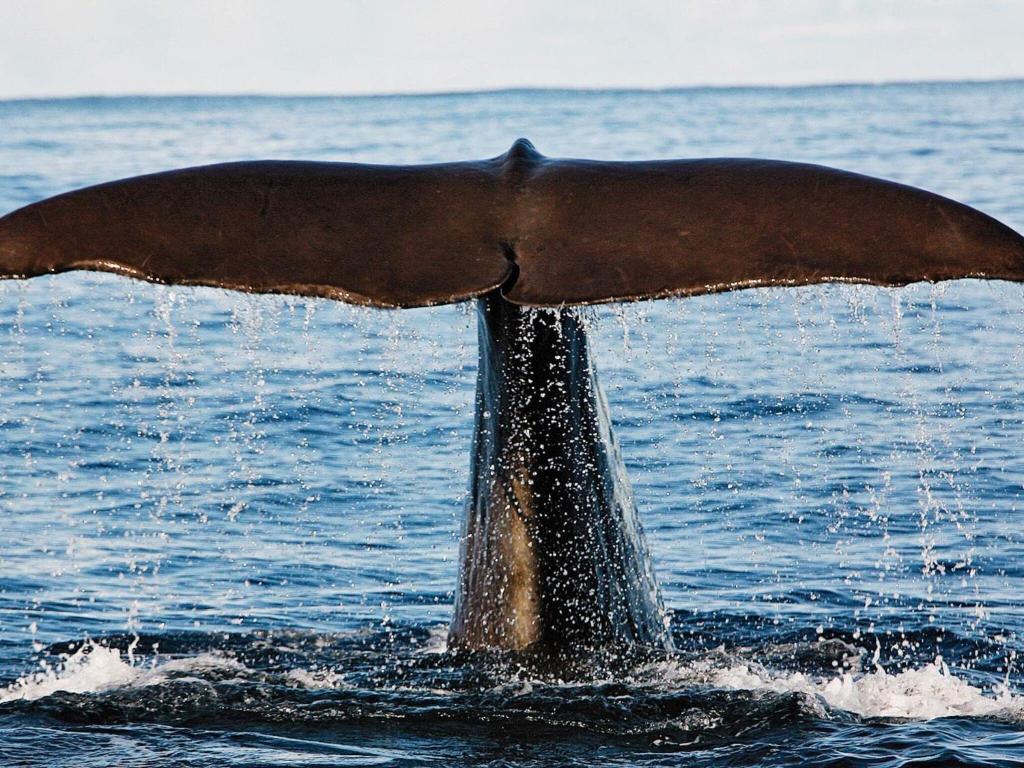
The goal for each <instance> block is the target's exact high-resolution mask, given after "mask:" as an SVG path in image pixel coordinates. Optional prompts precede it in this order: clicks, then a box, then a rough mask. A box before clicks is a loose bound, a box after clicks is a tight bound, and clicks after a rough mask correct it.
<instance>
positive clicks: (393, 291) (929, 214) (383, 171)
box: [0, 141, 1024, 654]
mask: <svg viewBox="0 0 1024 768" xmlns="http://www.w3.org/2000/svg"><path fill="white" fill-rule="evenodd" d="M72 269H92V270H105V271H110V272H117V273H120V274H125V275H130V276H132V277H136V278H141V279H144V280H152V281H157V282H165V283H179V284H186V285H212V286H219V287H223V288H230V289H235V290H241V291H252V292H272V293H291V294H300V295H309V296H322V297H328V298H333V299H340V300H343V301H351V302H356V303H362V304H369V305H372V306H378V307H414V306H423V305H430V304H443V303H449V302H455V301H462V300H466V299H471V298H474V297H480V341H481V359H480V373H479V378H478V398H477V424H476V432H475V439H474V454H473V465H472V475H471V483H470V501H469V504H468V508H467V521H466V527H465V531H464V533H465V535H464V538H463V550H462V564H461V575H460V582H459V591H458V599H457V605H456V612H455V620H454V621H453V624H452V631H451V640H452V643H453V645H454V646H456V647H461V648H469V649H478V648H495V647H496V648H501V649H512V650H522V649H526V648H531V647H537V648H541V649H544V650H554V651H568V652H580V653H583V654H589V653H591V652H593V651H595V650H599V649H602V648H609V647H610V648H617V647H621V646H627V647H646V648H651V649H661V650H669V649H670V648H671V645H672V643H671V638H670V637H669V635H668V633H667V629H666V623H665V621H664V614H663V611H662V609H661V605H660V599H659V597H658V594H657V588H656V585H655V581H654V577H653V574H652V572H651V569H650V564H649V559H648V557H647V550H646V545H645V543H644V539H643V535H642V532H641V530H640V526H639V522H638V519H637V515H636V510H635V507H634V506H633V502H632V497H631V494H630V492H629V485H628V481H627V480H626V477H625V471H624V469H623V465H622V462H621V459H620V457H619V455H618V449H617V448H616V446H615V442H614V440H613V438H612V434H611V426H610V420H609V419H608V417H607V411H606V406H605V404H604V401H603V399H602V397H601V394H600V389H599V387H598V386H597V380H596V377H595V374H594V371H593V369H592V366H591V364H590V358H589V353H588V350H587V343H586V334H585V328H584V326H583V324H582V323H581V322H580V320H579V317H578V316H577V315H575V314H574V313H573V312H572V311H568V312H563V313H562V314H560V315H558V317H557V320H556V321H555V322H554V323H553V324H552V323H551V322H549V321H548V320H545V319H544V318H541V317H538V316H537V313H531V312H530V311H528V310H525V309H523V307H522V306H521V305H527V306H559V305H565V304H569V305H573V304H592V303H598V302H607V301H621V300H634V299H649V298H658V297H667V296H690V295H695V294H700V293H710V292H716V291H727V290H734V289H738V288H744V287H750V286H773V285H803V284H808V283H821V282H829V281H846V282H862V283H874V284H878V285H903V284H906V283H910V282H915V281H919V280H950V279H954V278H962V277H979V278H990V279H1005V280H1018V281H1024V238H1022V237H1021V236H1020V235H1019V234H1017V233H1016V232H1014V231H1013V230H1011V229H1009V228H1008V227H1006V226H1004V225H1003V224H1000V223H999V222H998V221H996V220H994V219H992V218H990V217H989V216H986V215H985V214H983V213H981V212H979V211H976V210H974V209H972V208H969V207H967V206H965V205H961V204H960V203H956V202H954V201H952V200H948V199H946V198H943V197H939V196H938V195H934V194H931V193H929V192H924V191H922V190H919V189H914V188H912V187H907V186H903V185H900V184H894V183H892V182H888V181H882V180H879V179H872V178H868V177H866V176H859V175H857V174H852V173H847V172H844V171H837V170H833V169H829V168H823V167H820V166H814V165H803V164H798V163H785V162H778V161H771V160H737V159H719V160H679V161H667V162H624V163H615V162H592V161H587V160H551V159H547V158H545V157H543V156H541V155H540V154H538V153H537V151H536V150H535V149H534V148H533V147H532V145H530V144H529V143H528V142H525V141H519V142H516V144H515V145H514V146H513V147H512V149H510V150H509V152H507V153H506V154H505V155H502V156H501V157H497V158H493V159H491V160H485V161H480V162H471V163H450V164H441V165H428V166H416V167H394V166H366V165H351V164H343V163H304V162H251V163H231V164H227V165H214V166H207V167H202V168H191V169H185V170H180V171H170V172H167V173H158V174H153V175H150V176H140V177H137V178H133V179H126V180H124V181H116V182H112V183H109V184H101V185H99V186H95V187H89V188H87V189H82V190H79V191H76V192H70V193H67V194H64V195H58V196H57V197H53V198H50V199H48V200H43V201H42V202H38V203H34V204H32V205H29V206H27V207H25V208H22V209H20V210H17V211H14V212H13V213H10V214H8V215H7V216H4V217H3V218H2V219H0V277H32V276H34V275H42V274H48V273H56V272H64V271H67V270H72Z"/></svg>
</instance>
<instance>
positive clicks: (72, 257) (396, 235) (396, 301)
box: [0, 161, 513, 307]
mask: <svg viewBox="0 0 1024 768" xmlns="http://www.w3.org/2000/svg"><path fill="white" fill-rule="evenodd" d="M498 193H499V189H498V183H497V179H496V177H495V174H494V173H493V172H492V171H491V169H490V168H489V167H487V166H485V165H481V164H472V163H453V164H446V165H432V166H420V167H410V168H402V167H394V166H371V165H355V164H349V163H318V162H293V161H258V162H242V163H226V164H221V165H210V166H203V167H199V168H186V169H184V170H177V171H168V172H164V173H154V174H151V175H147V176H137V177H135V178H131V179H125V180H123V181H114V182H110V183H107V184H99V185H97V186H94V187H87V188H85V189H81V190H78V191H75V192H69V193H67V194H63V195H58V196H56V197H51V198H49V199H47V200H43V201H41V202H39V203H35V204H33V205H29V206H26V207H24V208H21V209H20V210H17V211H15V212H13V213H11V214H8V215H7V216H5V217H3V218H2V219H0V276H2V277H33V276H36V275H42V274H46V273H53V272H66V271H68V270H74V269H89V270H98V271H105V272H116V273H119V274H124V275H129V276H131V277H136V278H141V279H143V280H150V281H153V282H160V283H177V284H182V285H210V286H216V287H221V288H230V289H234V290H239V291H248V292H253V293H289V294H298V295H304V296H320V297H324V298H331V299H339V300H342V301H348V302H352V303H356V304H369V305H372V306H378V307H414V306H423V305H431V304H447V303H451V302H454V301H462V300H465V299H470V298H473V297H474V296H478V295H480V294H483V293H486V292H487V291H490V290H492V289H494V288H496V287H498V286H500V285H501V284H502V283H503V282H504V281H505V280H506V279H507V278H508V276H509V275H510V274H511V273H512V271H513V267H512V265H511V264H510V263H509V262H508V260H507V259H506V258H505V256H504V253H503V251H502V250H501V247H500V246H499V245H498V244H497V243H496V241H495V237H494V232H495V231H497V230H498V229H499V225H500V211H498V210H497V207H496V206H495V205H494V201H495V200H496V199H497V197H498Z"/></svg>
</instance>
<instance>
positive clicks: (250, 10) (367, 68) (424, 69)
mask: <svg viewBox="0 0 1024 768" xmlns="http://www.w3.org/2000/svg"><path fill="white" fill-rule="evenodd" d="M1022 76H1024V0H676V1H675V2H672V1H671V0H631V1H630V2H625V1H624V2H603V1H602V0H589V1H588V0H547V1H544V0H493V1H490V0H447V1H445V2H442V1H441V0H419V1H416V0H173V2H171V1H168V0H0V98H4V97H16V96H47V95H80V94H123V93H240V92H244V93H380V92H395V91H400V92H407V91H443V90H466V89H484V88H500V87H506V86H577V87H609V86H640V87H663V86H673V85H700V84H747V83H771V84H788V83H815V82H850V81H869V82H871V81H880V80H917V79H926V80H932V79H964V78H1003V77H1022Z"/></svg>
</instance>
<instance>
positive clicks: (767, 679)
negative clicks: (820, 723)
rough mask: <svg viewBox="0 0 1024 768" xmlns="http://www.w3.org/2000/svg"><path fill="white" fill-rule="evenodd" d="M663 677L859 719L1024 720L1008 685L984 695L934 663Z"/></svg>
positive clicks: (737, 669) (722, 670) (685, 670)
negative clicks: (810, 700)
mask: <svg viewBox="0 0 1024 768" xmlns="http://www.w3.org/2000/svg"><path fill="white" fill-rule="evenodd" d="M666 672H667V677H668V678H673V677H675V678H676V679H677V680H678V681H679V682H686V683H690V684H692V683H694V682H699V683H702V684H706V685H710V686H713V687H715V688H724V689H726V690H747V691H769V692H772V693H802V694H806V695H808V696H812V697H815V698H816V699H819V700H821V701H822V702H824V703H825V704H827V705H828V706H830V707H833V708H835V709H842V710H846V711H847V712H852V713H854V714H857V715H860V716H861V717H891V718H905V719H912V720H930V719H933V718H936V717H957V716H960V717H984V716H990V715H996V714H999V715H1003V716H1009V717H1021V716H1024V697H1021V696H1014V695H1013V694H1012V693H1011V692H1010V691H1009V689H1008V688H1007V686H1006V685H999V686H996V687H995V688H993V689H992V690H991V691H989V692H986V691H984V690H983V689H981V688H978V687H976V686H974V685H971V684H970V683H968V682H967V681H966V680H963V679H961V678H959V677H957V676H956V675H954V674H953V673H952V672H950V670H949V667H948V666H947V665H946V664H945V662H943V661H942V659H936V660H935V661H933V662H932V663H930V664H927V665H925V666H923V667H920V668H918V669H908V670H905V671H902V672H897V673H894V674H890V673H889V672H887V671H886V670H885V669H883V668H882V667H881V666H879V665H876V667H875V670H874V671H872V672H868V673H865V674H854V673H850V672H843V673H840V674H837V675H835V676H834V677H823V678H816V677H811V676H808V675H805V674H802V673H800V672H790V673H775V672H771V671H769V670H765V669H761V668H759V667H757V666H756V665H753V664H749V663H734V664H730V665H727V666H721V665H717V666H716V665H715V663H714V662H711V661H700V662H695V663H692V664H690V665H687V666H680V667H677V668H676V669H675V670H669V669H667V668H666Z"/></svg>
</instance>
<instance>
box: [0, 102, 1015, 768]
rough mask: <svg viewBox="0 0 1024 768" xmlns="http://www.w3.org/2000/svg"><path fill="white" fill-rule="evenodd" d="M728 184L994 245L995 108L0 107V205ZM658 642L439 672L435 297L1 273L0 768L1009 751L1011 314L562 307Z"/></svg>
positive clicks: (1000, 191) (836, 300)
mask: <svg viewBox="0 0 1024 768" xmlns="http://www.w3.org/2000/svg"><path fill="white" fill-rule="evenodd" d="M519 136H526V137H529V138H530V139H531V140H533V142H534V143H535V144H536V146H537V148H538V149H539V150H540V151H541V152H543V153H545V154H548V155H555V156H558V155H561V156H585V157H595V158H609V159H611V158H617V159H629V158H668V157H704V156H763V157H774V158H783V159H790V160H801V161H810V162H817V163H823V164H826V165H834V166H839V167H843V168H847V169H851V170H854V171H859V172H863V173H868V174H873V175H878V176H883V177H887V178H890V179H895V180H898V181H901V182H906V183H909V184H914V185H919V186H923V187H926V188H928V189H930V190H933V191H935V192H939V193H941V194H944V195H948V196H951V197H954V198H957V199H959V200H962V201H964V202H966V203H969V204H971V205H974V206H976V207H978V208H981V209H982V210H984V211H986V212H988V213H990V214H992V215H994V216H996V217H998V218H1001V219H1002V220H1003V221H1005V222H1006V223H1007V224H1009V225H1011V226H1013V227H1014V228H1016V229H1018V230H1024V82H1007V83H980V84H927V85H888V86H844V87H814V88H793V89H790V88H783V89H704V90H702V89H697V90H679V91H663V92H630V91H614V92H602V91H594V92H574V91H510V92H498V93H481V94H464V95H438V96H417V97H379V98H369V97H365V98H248V97H246V98H119V99H78V100H58V101H8V102H0V213H4V212H7V211H9V210H13V209H15V208H17V207H19V206H21V205H24V204H26V203H30V202H32V201H34V200H38V199H40V198H43V197H46V196H48V195H52V194H55V193H58V192H62V191H66V190H69V189H72V188H75V187H79V186H82V185H86V184H91V183H95V182H100V181H104V180H109V179H113V178H119V177H124V176H130V175H135V174H140V173H145V172H150V171H157V170H163V169H168V168H173V167H179V166H186V165H194V164H201V163H208V162H215V161H226V160H235V159H243V158H304V159H311V160H347V161H365V162H394V163H413V162H429V161H442V160H456V159H467V158H483V157H491V156H494V155H498V154H500V153H502V152H503V151H504V150H505V149H506V148H507V147H508V146H509V145H510V144H511V143H512V142H513V140H514V139H516V138H517V137H519ZM586 316H587V318H588V322H590V323H591V328H592V334H591V335H592V342H593V346H594V350H595V355H596V358H597V366H598V369H599V374H600V377H601V379H602V381H603V383H604V386H605V389H606V392H607V394H608V399H609V401H610V406H611V410H612V414H613V419H614V422H615V428H616V430H617V434H618V437H619V440H620V443H621V446H622V450H623V453H624V456H625V459H626V462H627V465H628V468H629V471H630V473H631V476H632V480H633V484H634V490H635V493H636V497H637V501H638V504H639V507H640V513H641V518H642V520H643V522H644V526H645V528H646V533H647V537H648V540H649V542H650V547H651V550H652V554H653V559H654V566H655V569H656V572H657V575H658V578H659V581H660V584H661V589H662V593H663V597H664V600H665V603H666V605H667V606H668V608H669V610H670V612H671V621H672V625H671V629H672V633H673V635H674V638H675V644H676V647H677V653H676V654H674V655H673V656H671V657H668V658H656V659H650V660H646V661H644V662H643V663H635V664H632V665H628V666H623V667H622V668H614V669H609V668H602V669H599V670H598V669H595V670H594V671H593V673H592V674H591V673H582V674H581V673H579V672H578V671H577V672H573V673H572V674H569V673H568V672H566V671H564V670H557V669H556V670H552V669H543V668H537V667H535V666H531V665H529V664H524V663H522V661H521V660H520V659H517V658H515V657H510V656H502V655H467V654H457V653H454V652H451V651H449V650H448V649H447V648H446V643H445V638H446V627H447V622H448V620H449V617H450V614H451V611H452V598H453V588H454V586H455V580H456V573H457V548H458V535H459V528H460V518H461V513H462V505H463V503H464V501H465V498H466V489H467V473H468V468H469V448H470V444H469V443H470V429H471V425H472V410H473V392H474V376H475V371H476V331H475V318H474V315H473V312H472V307H471V306H449V307H439V308H432V309H421V310H411V311H404V312H395V311H374V310H367V309H357V308H353V307H349V306H346V305H342V304H336V303H332V302H329V301H325V300H306V299H296V298H283V297H270V296H262V297H261V296H244V295H238V294H233V293H228V292H224V291H220V290H214V289H206V288H174V287H166V286H157V285H150V284H144V283H139V282H135V281H132V280H130V279H127V278H123V277H116V276H112V275H92V274H81V273H74V274H69V275H63V276H58V277H46V278H37V279H34V280H31V281H27V282H22V281H3V282H0V765H3V766H53V767H55V768H56V767H58V766H76V767H77V766H113V765H117V766H206V765H217V766H222V765H227V766H286V765H287V766H299V765H302V766H314V765H315V766H366V765H396V766H398V765H403V766H404V765H408V766H413V765H417V766H418V765H428V766H429V765H448V766H484V765H487V766H541V765H578V766H670V765H686V766H725V765H729V766H733V765H772V766H782V765H786V766H790V765H800V766H804V765H806V766H812V765H813V766H826V765H879V766H909V765H914V766H924V765H983V766H1003V765H1021V764H1024V653H1022V651H1024V455H1022V444H1024V289H1022V288H1021V286H1019V285H1014V284H1009V283H1002V282H993V283H985V282H980V281H959V282H954V283H948V284H941V285H926V284H918V285H913V286H910V287H907V288H903V289H898V290H892V289H880V288H870V287H852V286H824V287H813V288H799V289H771V290H764V289H760V290H747V291H741V292H736V293H731V294H722V295H716V296H706V297H701V298H694V299H686V300H674V301H663V302H651V303H640V304H632V305H622V306H607V307H602V308H599V309H595V310H587V311H586Z"/></svg>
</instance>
